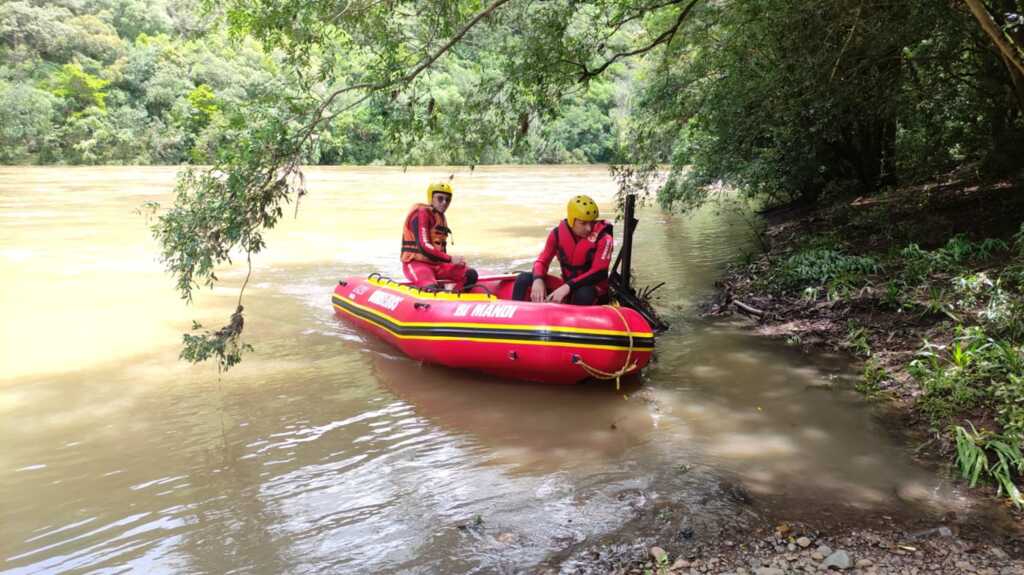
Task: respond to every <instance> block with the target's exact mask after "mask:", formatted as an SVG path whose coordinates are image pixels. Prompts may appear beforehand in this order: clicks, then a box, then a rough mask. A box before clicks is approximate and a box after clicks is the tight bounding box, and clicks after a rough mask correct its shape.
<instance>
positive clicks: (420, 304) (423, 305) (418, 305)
mask: <svg viewBox="0 0 1024 575" xmlns="http://www.w3.org/2000/svg"><path fill="white" fill-rule="evenodd" d="M412 307H414V308H416V309H430V304H429V303H423V302H419V301H418V302H416V303H414V304H412Z"/></svg>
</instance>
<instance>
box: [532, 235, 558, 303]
mask: <svg viewBox="0 0 1024 575" xmlns="http://www.w3.org/2000/svg"><path fill="white" fill-rule="evenodd" d="M556 229H557V228H556ZM557 249H558V238H557V236H555V232H554V230H552V231H551V233H550V234H548V241H547V242H545V244H544V249H543V250H542V251H541V252H540V255H539V256H537V261H535V262H533V286H531V288H530V301H534V302H538V303H539V302H542V301H544V300H545V299H547V297H548V288H547V285H546V284H545V283H544V278H545V277H546V276H547V275H548V268H549V267H551V260H552V259H554V257H555V252H556V251H557Z"/></svg>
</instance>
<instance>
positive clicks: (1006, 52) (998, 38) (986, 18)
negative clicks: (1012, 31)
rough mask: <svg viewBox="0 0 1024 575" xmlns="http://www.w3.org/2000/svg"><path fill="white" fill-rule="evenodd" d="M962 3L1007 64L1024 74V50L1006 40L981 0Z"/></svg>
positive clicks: (1018, 72)
mask: <svg viewBox="0 0 1024 575" xmlns="http://www.w3.org/2000/svg"><path fill="white" fill-rule="evenodd" d="M964 3H965V4H967V7H968V8H969V9H970V10H971V14H973V15H974V18H975V19H976V20H977V21H978V23H979V24H981V29H982V30H984V31H985V34H987V35H988V37H989V39H991V40H992V42H993V43H994V44H995V45H996V48H998V49H999V53H1000V54H1002V56H1003V58H1004V59H1005V60H1006V62H1007V64H1008V66H1010V67H1012V68H1014V69H1015V70H1016V73H1017V74H1020V75H1022V76H1024V52H1022V51H1021V49H1020V48H1016V47H1014V46H1012V45H1011V44H1010V42H1009V41H1007V39H1006V36H1004V35H1003V31H1002V29H1001V28H1000V27H999V24H998V23H997V22H996V21H995V19H994V18H992V14H990V13H989V11H988V8H986V7H985V5H984V4H983V3H982V2H981V0H964Z"/></svg>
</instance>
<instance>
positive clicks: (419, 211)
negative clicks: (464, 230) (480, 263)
mask: <svg viewBox="0 0 1024 575" xmlns="http://www.w3.org/2000/svg"><path fill="white" fill-rule="evenodd" d="M452 196H453V193H452V186H451V184H448V183H446V182H436V183H432V184H430V185H429V186H427V202H428V203H426V204H415V205H414V206H413V207H412V210H410V211H409V215H407V216H406V217H405V227H404V228H402V273H404V274H405V277H406V278H408V279H409V281H410V282H412V285H414V286H415V287H418V288H422V289H427V290H434V291H436V290H440V289H441V284H440V282H442V281H450V282H453V283H454V289H455V290H463V289H465V287H466V286H467V285H472V284H475V283H476V280H477V273H476V270H474V269H472V268H468V267H466V258H464V257H462V256H456V255H451V254H449V253H448V236H449V235H451V233H452V231H451V230H450V229H449V228H448V220H446V219H445V217H444V213H445V212H446V211H447V210H448V206H450V205H451V203H452Z"/></svg>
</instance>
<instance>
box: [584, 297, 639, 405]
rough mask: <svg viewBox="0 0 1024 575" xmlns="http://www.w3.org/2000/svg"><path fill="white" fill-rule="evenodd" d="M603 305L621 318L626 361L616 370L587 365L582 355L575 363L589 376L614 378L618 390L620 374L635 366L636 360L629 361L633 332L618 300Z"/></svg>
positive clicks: (631, 354) (631, 356)
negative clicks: (626, 347) (625, 343)
mask: <svg viewBox="0 0 1024 575" xmlns="http://www.w3.org/2000/svg"><path fill="white" fill-rule="evenodd" d="M605 307H610V308H611V309H612V311H614V312H615V313H616V314H617V315H618V316H619V319H621V320H622V325H623V326H624V327H625V328H626V336H628V337H629V350H628V351H627V352H626V362H625V363H624V364H623V365H622V367H621V368H619V369H618V370H616V371H604V370H601V369H598V368H596V367H594V366H592V365H589V364H588V363H587V362H585V361H583V358H582V357H580V358H579V359H578V360H577V361H576V364H577V365H579V366H580V367H582V368H583V371H585V372H587V374H589V375H590V376H591V377H594V378H597V379H614V380H615V391H619V390H620V389H621V387H622V386H621V384H620V379H621V378H622V376H624V375H626V374H627V373H629V372H631V371H633V370H634V369H636V367H637V363H636V361H630V360H631V359H632V358H633V332H632V330H630V329H629V322H628V321H626V316H624V315H622V312H621V311H619V303H618V302H613V303H612V305H609V306H605Z"/></svg>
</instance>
